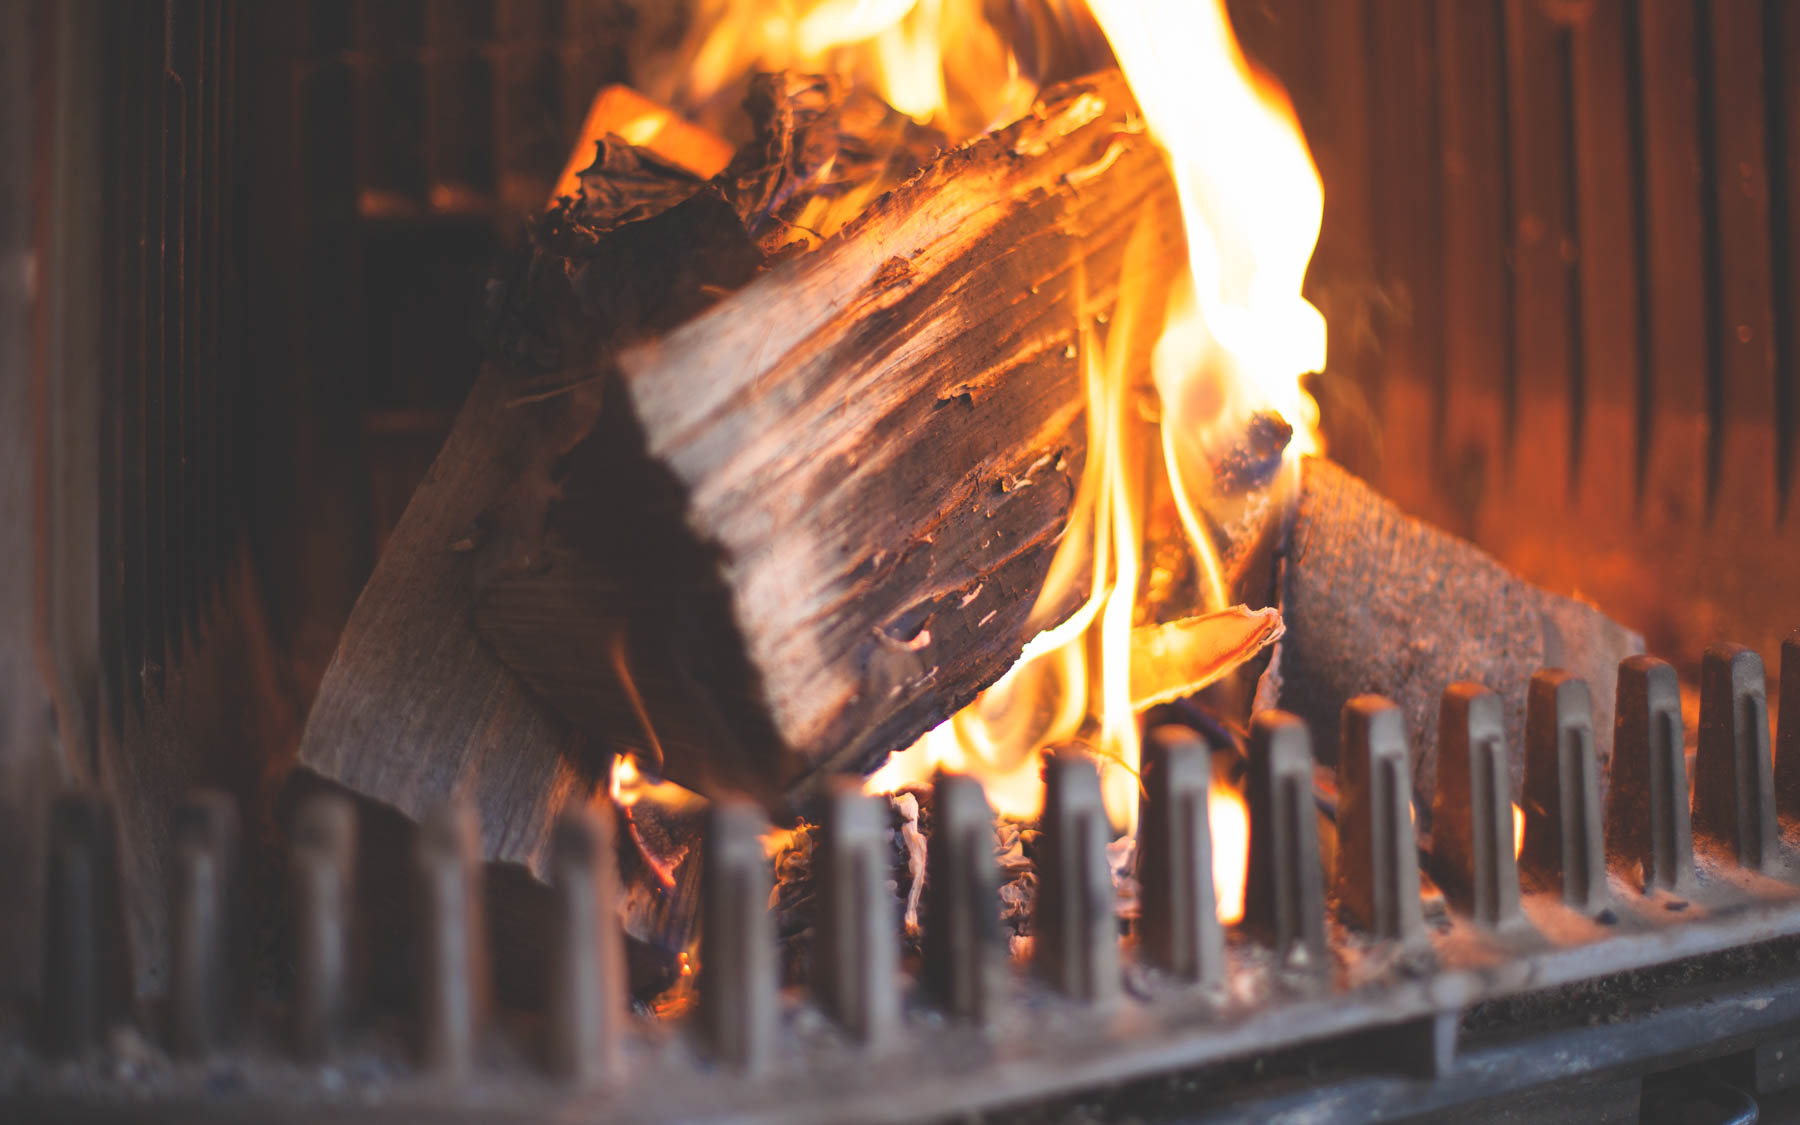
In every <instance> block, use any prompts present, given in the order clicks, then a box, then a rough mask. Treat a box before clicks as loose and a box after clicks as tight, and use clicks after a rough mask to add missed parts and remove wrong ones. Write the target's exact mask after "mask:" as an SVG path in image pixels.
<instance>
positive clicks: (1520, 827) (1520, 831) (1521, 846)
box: [1512, 801, 1525, 859]
mask: <svg viewBox="0 0 1800 1125" xmlns="http://www.w3.org/2000/svg"><path fill="white" fill-rule="evenodd" d="M1512 809H1513V817H1512V824H1513V858H1514V859H1518V858H1519V853H1520V852H1522V851H1524V850H1525V810H1524V809H1522V808H1520V807H1519V802H1517V801H1514V802H1513V807H1512Z"/></svg>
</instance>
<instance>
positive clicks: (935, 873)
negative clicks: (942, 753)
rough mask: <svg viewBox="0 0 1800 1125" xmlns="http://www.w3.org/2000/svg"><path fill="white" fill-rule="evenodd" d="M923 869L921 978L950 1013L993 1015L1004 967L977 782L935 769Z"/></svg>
mask: <svg viewBox="0 0 1800 1125" xmlns="http://www.w3.org/2000/svg"><path fill="white" fill-rule="evenodd" d="M932 816H933V818H934V827H933V829H932V833H931V851H930V853H929V855H928V857H927V859H926V874H925V911H926V914H925V950H924V953H925V986H926V989H927V991H929V992H930V993H931V994H932V995H933V996H934V997H936V998H937V1000H938V1002H939V1003H941V1004H943V1005H944V1007H945V1008H946V1009H948V1010H949V1012H950V1014H951V1015H954V1016H958V1017H960V1018H962V1019H966V1020H969V1021H971V1022H974V1023H978V1024H979V1023H986V1022H988V1021H989V1020H990V1019H992V1018H993V1016H994V1011H995V1008H996V1006H997V1005H998V1002H999V998H1000V985H1001V982H1002V980H1003V979H1004V973H1005V971H1006V962H1005V955H1004V953H1003V952H1002V950H1001V947H1000V912H999V909H998V907H997V906H996V896H997V894H998V887H997V882H998V881H997V877H996V871H995V867H994V811H993V809H991V808H989V807H988V803H987V795H986V794H985V793H983V792H982V790H981V783H980V782H979V781H976V780H975V779H974V778H972V777H963V776H960V775H956V774H947V773H941V772H940V773H939V774H938V775H937V779H936V781H935V782H934V784H933V787H932Z"/></svg>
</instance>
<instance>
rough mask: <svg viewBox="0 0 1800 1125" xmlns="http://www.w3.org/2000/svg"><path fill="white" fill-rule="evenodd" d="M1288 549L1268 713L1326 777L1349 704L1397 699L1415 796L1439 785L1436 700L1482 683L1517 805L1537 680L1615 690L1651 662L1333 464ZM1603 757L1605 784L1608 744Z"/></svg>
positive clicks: (1301, 502)
mask: <svg viewBox="0 0 1800 1125" xmlns="http://www.w3.org/2000/svg"><path fill="white" fill-rule="evenodd" d="M1289 536H1290V537H1289V543H1288V551H1287V565H1286V573H1285V575H1284V578H1283V582H1282V598H1281V611H1282V617H1283V620H1284V621H1285V623H1286V626H1287V632H1286V635H1285V636H1284V637H1283V638H1282V641H1281V647H1280V656H1279V657H1278V664H1277V665H1276V667H1277V668H1278V674H1279V690H1278V692H1277V694H1276V696H1275V698H1274V700H1273V701H1272V702H1275V703H1277V704H1278V705H1279V706H1281V707H1282V708H1284V709H1286V710H1289V711H1293V712H1294V713H1296V714H1298V715H1300V716H1301V717H1302V718H1304V719H1306V721H1307V724H1308V725H1309V726H1310V727H1311V728H1312V730H1313V733H1314V737H1315V739H1316V743H1315V746H1316V752H1317V754H1318V757H1319V760H1320V761H1322V762H1326V763H1328V764H1329V763H1335V762H1336V761H1337V759H1338V749H1339V748H1338V714H1339V712H1340V711H1341V710H1342V708H1343V705H1344V704H1345V703H1346V702H1347V701H1348V700H1350V699H1351V698H1353V697H1355V696H1357V695H1360V694H1362V693H1364V692H1377V693H1379V694H1382V695H1385V696H1387V697H1388V698H1389V699H1391V700H1393V701H1394V703H1395V704H1396V705H1398V706H1399V707H1400V709H1401V711H1402V712H1403V714H1404V716H1405V720H1406V728H1407V730H1408V732H1409V734H1410V737H1411V755H1412V770H1413V789H1414V791H1415V792H1417V793H1422V794H1426V793H1431V792H1432V791H1433V787H1434V785H1435V780H1436V776H1437V771H1436V764H1437V725H1438V724H1437V708H1438V700H1439V697H1440V696H1441V694H1442V693H1443V690H1444V688H1446V687H1447V686H1449V685H1450V684H1452V683H1454V682H1456V681H1458V680H1472V681H1475V682H1478V683H1482V684H1485V685H1486V686H1488V687H1489V688H1492V689H1493V690H1494V691H1496V692H1498V693H1499V694H1500V696H1501V697H1502V698H1503V699H1504V700H1505V703H1506V732H1507V747H1508V750H1509V761H1510V762H1511V767H1512V769H1511V774H1512V776H1511V781H1512V787H1513V791H1514V792H1519V791H1521V782H1522V779H1523V776H1522V775H1523V762H1524V758H1523V751H1522V746H1523V735H1524V719H1525V696H1526V687H1527V684H1528V683H1529V681H1530V679H1531V676H1532V674H1533V673H1535V672H1537V671H1538V670H1539V669H1540V668H1543V667H1546V666H1551V665H1554V666H1557V667H1562V668H1567V669H1569V670H1570V671H1571V672H1574V673H1576V674H1578V675H1581V676H1583V677H1584V678H1586V679H1587V680H1589V682H1593V683H1611V682H1612V680H1613V677H1614V675H1615V671H1616V669H1617V668H1618V664H1619V661H1620V660H1622V659H1624V658H1625V657H1627V656H1631V655H1634V654H1636V653H1638V652H1641V651H1642V650H1643V641H1642V639H1641V638H1639V637H1638V636H1637V635H1636V634H1635V633H1632V632H1630V631H1629V630H1627V629H1625V628H1623V627H1622V626H1619V625H1617V624H1615V623H1613V622H1612V621H1610V620H1609V619H1607V618H1606V617H1605V616H1604V615H1602V614H1601V613H1600V612H1599V611H1597V610H1595V609H1592V608H1590V607H1588V606H1585V605H1582V604H1580V603H1578V602H1574V601H1570V600H1569V599H1567V598H1563V597H1559V596H1557V595H1555V594H1551V593H1548V592H1546V591H1543V590H1540V589H1538V588H1536V587H1533V586H1531V585H1529V584H1527V583H1526V582H1524V581H1522V580H1521V579H1519V578H1518V577H1516V576H1514V575H1513V574H1511V573H1510V572H1508V571H1507V570H1506V569H1505V568H1504V567H1502V566H1501V565H1500V564H1499V563H1497V562H1495V561H1494V560H1493V559H1491V558H1490V557H1488V556H1487V555H1485V554H1483V553H1482V552H1481V551H1480V550H1478V549H1477V548H1475V547H1473V546H1471V545H1470V544H1468V543H1466V542H1464V541H1463V540H1461V539H1457V538H1455V537H1454V536H1451V535H1447V534H1445V533H1443V532H1441V531H1438V530H1437V529H1436V528H1433V527H1431V526H1430V525H1428V524H1424V523H1421V522H1419V521H1417V520H1413V519H1411V518H1409V517H1408V516H1407V515H1406V514H1405V513H1403V512H1401V511H1400V509H1399V508H1397V507H1395V506H1394V505H1393V504H1391V503H1389V502H1388V501H1387V500H1385V499H1383V498H1381V497H1380V496H1378V495H1376V494H1375V493H1374V492H1373V491H1371V490H1370V489H1369V488H1368V486H1367V485H1365V484H1363V483H1362V482H1361V481H1360V480H1357V479H1356V478H1355V477H1353V476H1351V475H1350V474H1348V473H1346V472H1344V470H1342V469H1341V468H1339V467H1337V466H1336V465H1334V464H1332V463H1331V462H1329V461H1324V460H1319V459H1308V460H1307V461H1306V462H1304V463H1303V466H1302V470H1301V484H1300V494H1299V498H1298V502H1297V505H1296V509H1295V514H1294V517H1293V526H1292V529H1291V531H1290V533H1289ZM1271 686H1274V685H1271ZM1612 702H1613V701H1612V698H1611V694H1610V693H1602V694H1601V697H1600V698H1599V699H1598V700H1596V701H1595V709H1594V712H1595V713H1594V729H1595V730H1596V731H1600V732H1607V733H1608V734H1610V732H1611V730H1612V725H1613V724H1612ZM1597 749H1598V751H1599V754H1600V760H1601V762H1602V764H1603V768H1602V774H1603V775H1604V763H1605V762H1607V761H1608V760H1610V757H1611V751H1612V743H1611V739H1610V737H1607V738H1604V739H1602V740H1601V743H1600V745H1599V746H1598V747H1597ZM1422 827H1426V826H1422Z"/></svg>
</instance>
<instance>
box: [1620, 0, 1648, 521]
mask: <svg viewBox="0 0 1800 1125" xmlns="http://www.w3.org/2000/svg"><path fill="white" fill-rule="evenodd" d="M1640 18H1641V13H1640V12H1639V10H1638V0H1625V19H1624V25H1625V83H1626V89H1627V94H1626V101H1625V104H1626V108H1627V112H1628V115H1629V116H1628V120H1629V134H1630V135H1629V144H1630V147H1631V168H1632V172H1633V175H1632V176H1631V177H1630V180H1631V227H1632V238H1633V240H1634V241H1635V242H1636V244H1637V271H1636V275H1635V281H1636V284H1635V286H1634V290H1633V294H1632V297H1633V300H1635V301H1636V303H1637V371H1636V372H1635V374H1636V376H1637V397H1636V404H1637V449H1636V450H1635V456H1636V460H1635V461H1634V462H1633V466H1632V467H1633V487H1632V491H1633V494H1634V496H1635V500H1636V506H1637V510H1638V512H1639V514H1640V515H1641V514H1642V512H1643V508H1644V494H1645V491H1646V489H1647V488H1648V486H1649V482H1650V449H1651V445H1652V442H1653V440H1654V430H1653V427H1654V425H1655V419H1656V391H1655V387H1656V383H1655V378H1654V370H1655V369H1654V368H1653V367H1652V366H1651V360H1650V354H1651V351H1650V350H1651V346H1652V335H1651V330H1650V201H1649V198H1648V195H1647V193H1646V191H1645V187H1644V183H1645V180H1646V179H1647V178H1648V177H1649V174H1650V169H1649V157H1648V156H1647V155H1646V153H1645V144H1644V57H1643V50H1644V46H1643V34H1642V32H1641V30H1640V28H1639V20H1640Z"/></svg>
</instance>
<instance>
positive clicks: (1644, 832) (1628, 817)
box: [1606, 656, 1800, 891]
mask: <svg viewBox="0 0 1800 1125" xmlns="http://www.w3.org/2000/svg"><path fill="white" fill-rule="evenodd" d="M1784 667H1785V665H1784ZM1797 670H1800V669H1797ZM1616 714H1617V716H1618V718H1617V719H1616V720H1615V722H1614V735H1613V758H1612V786H1611V789H1610V791H1609V794H1608V797H1607V810H1606V814H1607V815H1606V846H1607V849H1608V850H1609V851H1611V852H1613V853H1614V854H1615V855H1618V856H1621V857H1623V858H1625V859H1626V860H1627V861H1636V862H1637V863H1638V864H1640V865H1641V867H1642V870H1643V879H1644V889H1645V890H1646V891H1649V890H1656V889H1661V890H1675V889H1676V888H1678V887H1683V886H1686V885H1687V883H1688V882H1689V881H1690V880H1691V879H1692V878H1693V874H1694V839H1693V832H1692V828H1691V826H1690V824H1689V821H1688V778H1687V752H1686V750H1685V748H1684V738H1683V734H1682V729H1681V682H1680V680H1679V679H1678V678H1677V677H1676V675H1675V669H1674V667H1672V666H1671V665H1669V664H1667V663H1665V662H1664V661H1661V660H1658V659H1656V658H1655V657H1654V656H1632V657H1627V658H1626V659H1625V660H1624V661H1622V662H1621V663H1620V664H1619V694H1618V705H1617V708H1616Z"/></svg>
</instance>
